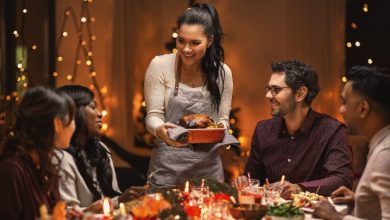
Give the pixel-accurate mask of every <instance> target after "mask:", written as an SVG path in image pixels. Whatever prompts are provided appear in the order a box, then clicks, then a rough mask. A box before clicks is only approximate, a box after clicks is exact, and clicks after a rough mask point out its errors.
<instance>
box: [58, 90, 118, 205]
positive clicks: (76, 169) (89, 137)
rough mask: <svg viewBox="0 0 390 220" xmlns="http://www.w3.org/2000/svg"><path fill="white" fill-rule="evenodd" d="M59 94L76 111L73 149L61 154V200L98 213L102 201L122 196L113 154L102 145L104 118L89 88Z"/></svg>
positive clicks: (72, 140) (70, 148)
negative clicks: (73, 103)
mask: <svg viewBox="0 0 390 220" xmlns="http://www.w3.org/2000/svg"><path fill="white" fill-rule="evenodd" d="M58 90H59V91H61V92H64V93H66V94H67V95H69V96H70V97H71V98H72V99H73V101H74V102H75V104H76V108H77V109H76V117H75V120H76V131H75V132H74V134H73V136H72V139H71V146H70V147H69V148H68V149H67V150H66V151H63V152H62V153H63V160H62V162H61V172H60V175H61V179H60V194H61V199H62V200H64V201H65V202H66V203H67V205H68V206H76V207H80V208H87V207H88V208H87V210H86V211H94V212H99V211H101V208H102V206H101V199H102V197H111V198H113V197H116V196H119V195H120V190H119V187H118V182H117V179H116V175H115V170H114V165H113V162H112V159H111V153H110V151H109V150H108V148H107V146H106V145H105V144H103V142H101V141H100V129H101V127H102V114H101V113H100V112H99V110H98V109H97V106H96V102H95V100H94V98H95V95H94V94H93V92H91V91H90V90H89V89H88V88H86V87H84V86H78V85H67V86H62V87H60V88H58ZM95 201H96V202H95ZM115 201H117V200H115ZM94 202H95V203H94Z"/></svg>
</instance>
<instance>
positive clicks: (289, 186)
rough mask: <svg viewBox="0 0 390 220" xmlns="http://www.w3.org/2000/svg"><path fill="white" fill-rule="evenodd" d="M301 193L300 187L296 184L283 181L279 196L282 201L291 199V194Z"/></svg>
mask: <svg viewBox="0 0 390 220" xmlns="http://www.w3.org/2000/svg"><path fill="white" fill-rule="evenodd" d="M300 192H302V189H301V187H299V185H298V184H293V183H290V182H289V181H284V183H283V191H282V193H281V194H280V196H281V197H282V198H283V199H291V194H292V193H300Z"/></svg>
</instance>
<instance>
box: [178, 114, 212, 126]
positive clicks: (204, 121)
mask: <svg viewBox="0 0 390 220" xmlns="http://www.w3.org/2000/svg"><path fill="white" fill-rule="evenodd" d="M179 125H180V126H182V127H184V128H207V127H209V126H214V121H213V119H212V118H210V116H208V115H204V114H189V115H185V116H183V117H182V118H180V120H179Z"/></svg>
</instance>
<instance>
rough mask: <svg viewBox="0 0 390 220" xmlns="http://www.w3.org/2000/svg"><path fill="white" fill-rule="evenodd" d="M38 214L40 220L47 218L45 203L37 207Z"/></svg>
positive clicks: (46, 219)
mask: <svg viewBox="0 0 390 220" xmlns="http://www.w3.org/2000/svg"><path fill="white" fill-rule="evenodd" d="M39 214H40V215H41V219H42V220H48V219H49V216H48V215H47V207H46V205H45V204H43V205H41V206H40V207H39Z"/></svg>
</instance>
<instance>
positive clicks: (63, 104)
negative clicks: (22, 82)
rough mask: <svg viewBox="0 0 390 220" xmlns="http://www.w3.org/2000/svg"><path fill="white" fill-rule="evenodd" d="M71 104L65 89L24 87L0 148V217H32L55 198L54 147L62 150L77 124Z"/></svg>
mask: <svg viewBox="0 0 390 220" xmlns="http://www.w3.org/2000/svg"><path fill="white" fill-rule="evenodd" d="M74 112H75V106H74V103H73V101H72V100H71V99H70V98H69V97H68V96H67V95H65V94H61V93H56V92H54V91H52V90H49V89H45V88H43V87H35V88H31V89H29V90H27V92H26V93H25V94H24V96H23V99H22V100H21V102H20V104H19V106H18V108H17V109H16V112H15V114H16V121H15V124H14V126H13V128H12V129H11V132H10V133H9V134H8V136H7V138H6V140H5V142H4V145H3V146H2V148H1V153H0V195H1V197H0V219H21V220H29V219H31V220H33V219H36V218H37V217H39V207H40V206H41V205H46V207H47V208H48V210H49V212H50V211H51V210H52V208H53V206H54V205H55V203H56V202H57V201H58V200H59V192H58V167H56V166H55V165H54V164H52V162H51V161H52V157H53V150H54V148H57V149H65V148H67V147H68V146H69V142H70V138H71V136H72V134H73V132H74V129H75V123H74V119H73V118H74Z"/></svg>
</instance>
